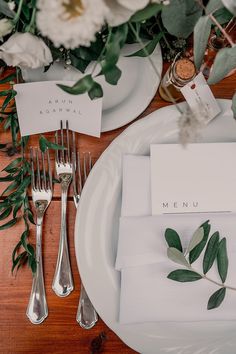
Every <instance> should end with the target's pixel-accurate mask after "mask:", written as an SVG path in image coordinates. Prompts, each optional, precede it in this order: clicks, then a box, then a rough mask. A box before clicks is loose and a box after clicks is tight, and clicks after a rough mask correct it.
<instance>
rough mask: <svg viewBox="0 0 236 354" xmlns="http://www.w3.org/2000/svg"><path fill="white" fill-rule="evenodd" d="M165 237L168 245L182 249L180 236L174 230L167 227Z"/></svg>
mask: <svg viewBox="0 0 236 354" xmlns="http://www.w3.org/2000/svg"><path fill="white" fill-rule="evenodd" d="M165 239H166V242H167V244H168V246H169V247H174V248H176V249H177V250H179V251H180V252H182V251H183V248H182V245H181V241H180V237H179V235H178V233H177V232H176V231H175V230H173V229H170V228H167V229H166V231H165Z"/></svg>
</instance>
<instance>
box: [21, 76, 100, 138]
mask: <svg viewBox="0 0 236 354" xmlns="http://www.w3.org/2000/svg"><path fill="white" fill-rule="evenodd" d="M58 83H63V85H68V86H72V85H73V84H74V82H73V81H63V82H59V81H44V82H32V83H24V84H16V85H14V89H15V90H16V91H17V95H16V107H17V113H18V118H19V124H20V131H21V135H22V136H25V135H32V134H38V133H45V132H49V131H54V130H57V129H59V127H60V120H63V122H65V121H66V120H68V122H69V128H70V129H71V130H74V131H76V132H79V133H83V134H87V135H92V136H96V137H99V136H100V133H101V117H102V99H100V98H99V99H96V100H91V99H90V98H89V96H88V95H87V93H86V94H82V95H71V94H69V93H67V92H65V91H63V90H62V89H60V88H59V87H58V86H57V85H56V84H58Z"/></svg>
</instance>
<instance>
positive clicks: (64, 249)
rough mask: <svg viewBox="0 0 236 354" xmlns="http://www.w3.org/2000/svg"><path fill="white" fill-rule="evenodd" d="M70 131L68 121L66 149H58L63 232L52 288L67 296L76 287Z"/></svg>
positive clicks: (62, 136) (57, 164)
mask: <svg viewBox="0 0 236 354" xmlns="http://www.w3.org/2000/svg"><path fill="white" fill-rule="evenodd" d="M55 138H56V143H57V144H58V143H59V139H58V132H56V135H55ZM74 142H75V137H74V133H73V132H72V143H73V146H72V150H73V148H74ZM60 144H61V145H63V146H64V130H63V123H62V121H61V129H60ZM70 145H71V144H70V132H69V127H68V121H66V145H65V147H66V150H61V151H58V150H56V161H55V162H56V173H57V176H58V178H59V181H60V184H61V232H60V242H59V250H58V257H57V265H56V269H55V273H54V278H53V283H52V289H53V291H54V292H55V293H56V295H58V296H61V297H65V296H68V295H69V294H70V293H71V292H72V290H73V289H74V284H73V277H72V271H71V265H70V256H69V249H68V241H67V220H66V209H67V194H68V188H69V186H70V183H71V181H72V161H71V146H70Z"/></svg>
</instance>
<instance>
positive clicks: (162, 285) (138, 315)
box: [116, 155, 236, 324]
mask: <svg viewBox="0 0 236 354" xmlns="http://www.w3.org/2000/svg"><path fill="white" fill-rule="evenodd" d="M122 189H123V195H122V210H121V215H122V216H121V219H120V231H119V243H118V252H117V260H116V269H118V270H120V271H121V294H120V314H119V321H120V322H121V323H126V324H128V323H138V322H150V321H155V322H156V321H204V320H209V321H210V320H236V310H235V309H236V291H232V290H227V291H226V296H225V300H224V301H223V303H222V305H221V306H220V307H219V308H217V309H214V310H207V302H208V299H209V297H210V296H211V295H212V294H213V293H214V292H215V291H216V290H218V289H219V286H217V285H216V284H214V283H211V282H209V281H208V280H205V279H201V280H198V281H195V282H190V283H179V282H176V281H173V280H170V279H167V275H168V274H169V273H170V272H171V271H173V270H176V269H180V268H182V267H181V265H178V264H176V263H174V262H172V261H170V260H169V259H168V258H167V255H166V250H167V244H166V241H165V238H164V233H165V229H166V228H167V227H171V228H173V229H175V230H177V231H178V233H179V235H180V237H181V240H182V243H183V247H186V245H187V243H188V241H189V239H190V238H191V236H192V234H193V232H194V231H195V230H196V229H197V228H198V227H199V226H200V225H201V224H202V223H203V222H204V221H206V220H207V219H209V220H210V224H211V232H210V235H212V233H213V232H215V231H219V232H220V236H221V237H226V239H227V249H228V253H229V270H228V276H227V281H226V284H228V285H231V286H234V287H236V215H235V214H214V213H213V214H206V213H202V214H188V215H183V214H182V215H180V214H176V215H163V216H162V215H161V216H149V215H150V214H151V194H150V193H151V192H150V158H149V157H144V156H132V155H127V156H124V164H123V187H122ZM202 253H204V251H203V252H202ZM193 267H194V268H196V269H197V270H198V271H201V272H202V255H201V256H200V257H199V259H198V260H197V261H196V262H194V263H193ZM207 276H209V277H210V278H212V279H213V280H215V281H217V282H221V281H220V278H219V275H218V271H217V269H216V266H215V265H214V266H213V267H212V269H211V270H210V271H209V272H208V273H207Z"/></svg>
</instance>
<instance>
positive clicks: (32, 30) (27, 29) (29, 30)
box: [25, 7, 36, 34]
mask: <svg viewBox="0 0 236 354" xmlns="http://www.w3.org/2000/svg"><path fill="white" fill-rule="evenodd" d="M35 16H36V7H34V8H33V11H32V16H31V20H30V23H29V25H28V26H27V27H26V29H25V32H31V33H33V34H34V31H35V26H34V22H35Z"/></svg>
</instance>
